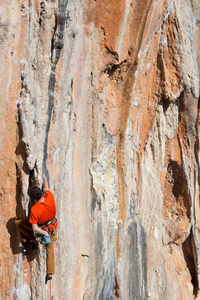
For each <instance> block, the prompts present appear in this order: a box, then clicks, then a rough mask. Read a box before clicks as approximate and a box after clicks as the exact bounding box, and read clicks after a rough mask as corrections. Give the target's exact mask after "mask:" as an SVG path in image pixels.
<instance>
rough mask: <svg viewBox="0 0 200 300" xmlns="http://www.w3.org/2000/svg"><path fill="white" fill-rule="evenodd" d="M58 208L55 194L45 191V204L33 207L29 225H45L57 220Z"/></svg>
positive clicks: (37, 204)
mask: <svg viewBox="0 0 200 300" xmlns="http://www.w3.org/2000/svg"><path fill="white" fill-rule="evenodd" d="M55 215H56V206H55V201H54V198H53V194H52V193H51V192H50V191H45V195H44V202H43V203H36V204H35V205H33V206H32V207H31V211H30V215H29V223H31V224H40V225H41V224H44V223H46V222H48V221H50V220H52V219H54V218H55Z"/></svg>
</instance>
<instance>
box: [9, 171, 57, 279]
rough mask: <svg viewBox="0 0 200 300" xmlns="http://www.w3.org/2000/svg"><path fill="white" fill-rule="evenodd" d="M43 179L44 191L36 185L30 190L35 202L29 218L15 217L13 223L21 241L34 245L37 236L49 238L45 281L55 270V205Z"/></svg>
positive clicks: (50, 277)
mask: <svg viewBox="0 0 200 300" xmlns="http://www.w3.org/2000/svg"><path fill="white" fill-rule="evenodd" d="M43 180H44V184H43V186H44V193H43V191H42V190H41V189H40V188H38V187H37V186H35V187H33V188H32V189H31V191H30V197H31V199H32V200H33V201H34V202H35V204H34V205H33V206H32V207H31V210H30V214H29V220H26V219H16V220H15V223H16V225H17V227H18V229H19V230H20V232H21V233H22V240H23V241H29V242H32V243H34V245H36V242H37V240H38V236H40V237H41V236H42V237H43V239H44V240H46V239H48V238H49V241H48V242H47V241H46V242H47V243H46V254H47V259H46V264H47V270H46V282H47V281H48V280H51V279H52V275H53V274H54V271H55V262H54V242H55V240H56V238H55V234H56V229H57V219H56V217H55V215H56V206H55V201H54V197H53V194H52V193H51V192H50V191H49V190H48V182H47V179H46V177H45V176H44V177H43ZM46 237H47V238H46ZM44 243H45V242H44ZM34 248H35V247H33V249H34Z"/></svg>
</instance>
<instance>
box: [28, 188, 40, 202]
mask: <svg viewBox="0 0 200 300" xmlns="http://www.w3.org/2000/svg"><path fill="white" fill-rule="evenodd" d="M42 196H43V192H42V190H41V189H40V188H39V187H37V186H34V187H33V188H32V189H31V192H30V197H31V198H32V199H35V200H40V198H41V197H42Z"/></svg>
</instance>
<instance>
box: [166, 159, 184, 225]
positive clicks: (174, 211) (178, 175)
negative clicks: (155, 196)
mask: <svg viewBox="0 0 200 300" xmlns="http://www.w3.org/2000/svg"><path fill="white" fill-rule="evenodd" d="M163 203H164V209H165V211H164V216H165V218H166V219H169V220H170V221H171V220H175V219H177V218H181V217H185V216H186V217H188V218H189V217H190V198H189V195H188V191H187V183H186V179H185V174H184V170H183V167H182V166H181V165H179V164H178V163H177V162H176V161H174V160H172V159H170V160H169V162H168V166H167V174H166V177H165V189H164V201H163Z"/></svg>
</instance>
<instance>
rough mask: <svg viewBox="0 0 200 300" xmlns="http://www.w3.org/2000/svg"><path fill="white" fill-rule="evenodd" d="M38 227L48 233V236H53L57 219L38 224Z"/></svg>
mask: <svg viewBox="0 0 200 300" xmlns="http://www.w3.org/2000/svg"><path fill="white" fill-rule="evenodd" d="M38 225H39V227H40V228H41V229H43V230H46V231H48V232H49V233H50V235H54V232H55V231H56V229H57V219H56V218H54V219H52V220H50V221H48V222H46V223H44V224H41V225H40V224H38Z"/></svg>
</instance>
